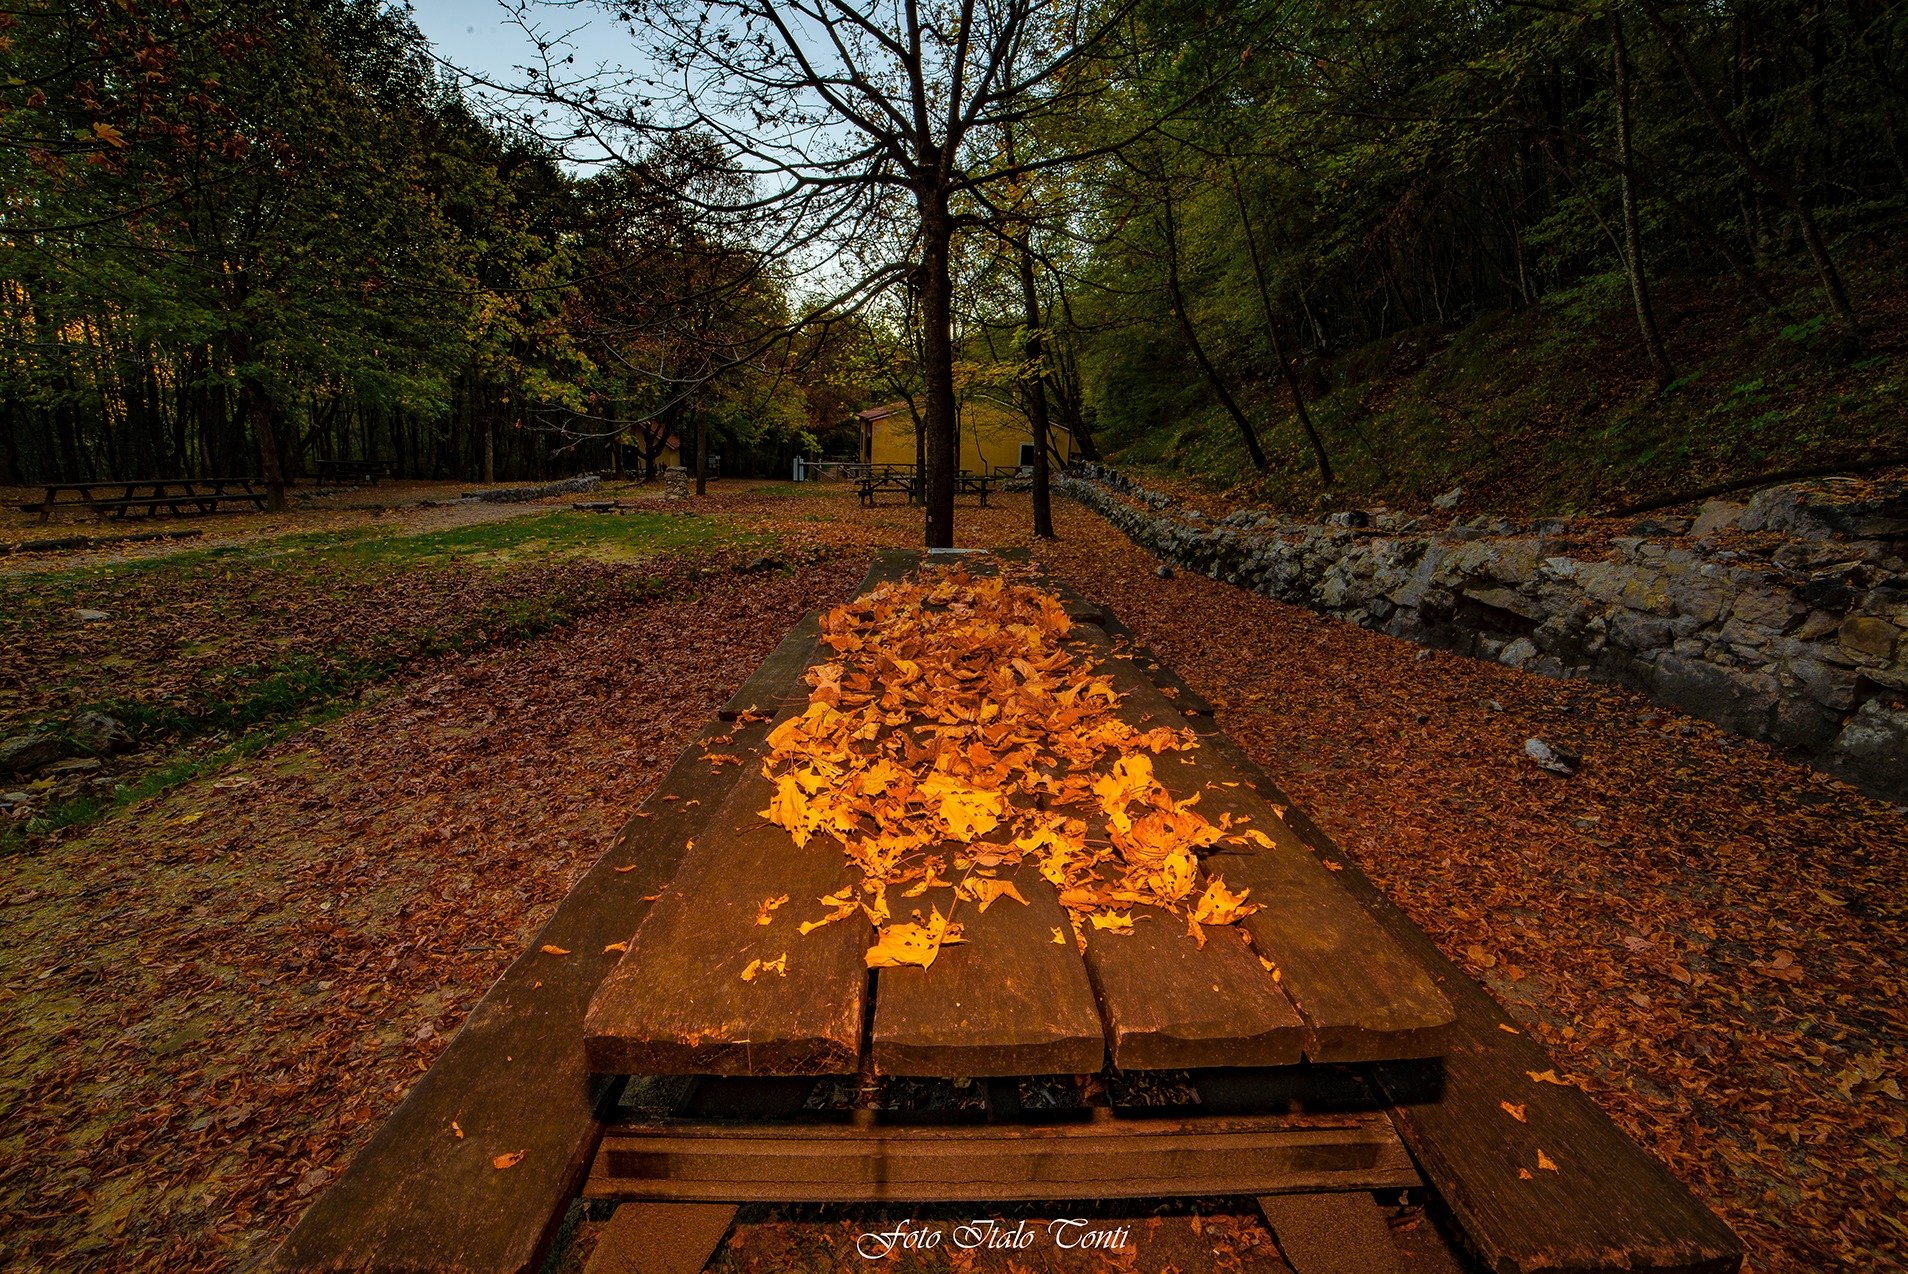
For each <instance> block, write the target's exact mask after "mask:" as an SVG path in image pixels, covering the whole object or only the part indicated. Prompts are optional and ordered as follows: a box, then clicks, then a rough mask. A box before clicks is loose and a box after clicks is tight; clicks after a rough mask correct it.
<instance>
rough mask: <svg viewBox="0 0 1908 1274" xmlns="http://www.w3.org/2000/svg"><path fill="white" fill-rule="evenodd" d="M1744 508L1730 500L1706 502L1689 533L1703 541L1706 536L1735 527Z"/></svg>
mask: <svg viewBox="0 0 1908 1274" xmlns="http://www.w3.org/2000/svg"><path fill="white" fill-rule="evenodd" d="M1742 510H1743V506H1742V505H1740V504H1733V503H1731V502H1730V501H1728V500H1706V501H1704V502H1703V507H1702V509H1701V510H1700V511H1698V512H1697V514H1696V520H1695V521H1694V522H1693V523H1691V524H1690V528H1689V533H1690V534H1691V535H1694V536H1696V537H1697V538H1698V539H1701V538H1703V537H1705V536H1710V535H1714V534H1716V532H1718V531H1721V530H1724V529H1726V528H1728V527H1731V526H1734V525H1735V522H1736V519H1737V518H1738V517H1740V516H1741V515H1742Z"/></svg>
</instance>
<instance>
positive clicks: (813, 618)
mask: <svg viewBox="0 0 1908 1274" xmlns="http://www.w3.org/2000/svg"><path fill="white" fill-rule="evenodd" d="M820 635H821V612H820V611H818V610H811V611H809V612H808V613H807V614H806V615H804V616H802V619H801V622H800V623H798V624H796V625H795V627H793V628H791V629H789V630H788V635H787V636H785V637H783V638H782V640H781V641H780V642H779V643H777V645H776V647H775V649H774V650H773V651H771V652H770V653H769V657H768V658H767V659H765V660H763V661H762V664H761V666H760V667H758V668H757V669H756V670H755V671H754V672H752V673H750V674H749V677H748V680H746V681H744V682H743V683H742V684H741V685H740V686H738V687H736V691H735V693H734V694H732V695H730V696H729V699H728V702H726V703H724V704H723V705H722V708H721V711H720V715H721V717H722V719H723V720H725V721H733V720H735V718H737V717H739V716H741V715H742V714H743V713H744V712H761V713H766V714H767V715H769V716H773V715H775V714H776V713H778V712H780V711H781V710H782V709H783V708H785V707H787V706H788V705H789V704H791V703H796V702H800V701H802V699H803V698H804V697H805V696H806V694H807V689H808V688H807V687H806V686H804V685H803V684H802V673H803V672H805V671H807V669H808V665H809V664H811V663H814V662H815V661H816V660H818V659H819V658H820V657H821V654H822V650H821V646H820V643H819V642H818V641H817V638H818V637H819V636H820Z"/></svg>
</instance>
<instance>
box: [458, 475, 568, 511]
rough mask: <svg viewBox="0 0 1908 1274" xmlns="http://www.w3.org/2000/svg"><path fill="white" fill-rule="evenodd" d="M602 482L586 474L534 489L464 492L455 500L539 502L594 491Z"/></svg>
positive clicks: (504, 488) (508, 488) (497, 489)
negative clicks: (559, 496) (557, 496)
mask: <svg viewBox="0 0 1908 1274" xmlns="http://www.w3.org/2000/svg"><path fill="white" fill-rule="evenodd" d="M602 481H603V479H602V478H601V477H599V476H597V475H596V474H593V473H586V474H584V475H583V476H582V477H580V478H565V479H563V480H562V481H560V482H546V483H544V484H543V485H541V486H535V487H492V488H490V489H489V490H487V491H466V492H464V493H463V494H462V495H460V496H458V497H457V498H458V499H460V500H482V501H484V502H485V503H488V504H517V503H520V502H522V501H525V500H541V499H543V498H544V497H546V496H552V495H576V494H580V493H581V492H584V491H594V490H596V488H597V487H598V486H600V485H601V484H602Z"/></svg>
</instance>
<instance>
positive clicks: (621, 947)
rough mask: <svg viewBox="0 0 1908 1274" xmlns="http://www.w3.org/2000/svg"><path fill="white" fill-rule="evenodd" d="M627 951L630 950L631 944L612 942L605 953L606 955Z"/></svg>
mask: <svg viewBox="0 0 1908 1274" xmlns="http://www.w3.org/2000/svg"><path fill="white" fill-rule="evenodd" d="M627 950H629V944H628V943H627V942H612V943H610V944H609V945H608V946H606V947H604V948H603V952H604V954H606V955H607V954H608V953H609V952H611V951H627Z"/></svg>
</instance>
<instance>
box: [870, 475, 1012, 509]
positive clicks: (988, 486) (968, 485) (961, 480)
mask: <svg viewBox="0 0 1908 1274" xmlns="http://www.w3.org/2000/svg"><path fill="white" fill-rule="evenodd" d="M997 481H998V480H997V479H995V478H994V477H992V476H990V475H988V474H984V473H958V474H956V475H954V492H955V494H956V495H978V496H979V497H980V502H981V507H982V508H986V507H987V495H988V493H989V492H990V491H992V490H993V489H994V487H995V485H996V483H997ZM921 485H922V484H921V480H920V478H919V477H917V476H916V474H915V472H914V469H913V468H912V467H911V466H910V467H908V468H905V469H899V470H896V471H891V472H871V473H865V474H863V475H862V476H861V477H860V478H859V479H857V480H856V483H855V492H856V494H857V495H859V496H860V497H861V503H862V505H863V507H867V508H872V507H873V506H874V502H875V497H876V496H877V495H879V494H880V493H881V492H883V491H898V492H900V493H901V494H903V495H905V496H906V497H907V498H908V499H909V500H913V499H915V498H916V496H917V495H918V493H919V492H920V490H921Z"/></svg>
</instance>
